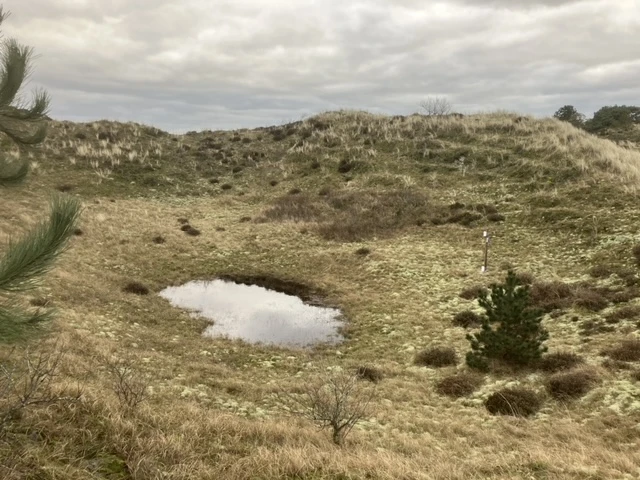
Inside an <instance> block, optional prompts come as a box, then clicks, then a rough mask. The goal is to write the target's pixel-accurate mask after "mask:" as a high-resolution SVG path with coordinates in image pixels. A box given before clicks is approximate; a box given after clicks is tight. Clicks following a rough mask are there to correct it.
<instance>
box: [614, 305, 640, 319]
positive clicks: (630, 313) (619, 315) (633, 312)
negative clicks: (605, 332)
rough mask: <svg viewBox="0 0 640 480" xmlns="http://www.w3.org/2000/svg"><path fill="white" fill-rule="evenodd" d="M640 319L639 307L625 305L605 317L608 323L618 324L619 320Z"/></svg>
mask: <svg viewBox="0 0 640 480" xmlns="http://www.w3.org/2000/svg"><path fill="white" fill-rule="evenodd" d="M635 317H640V305H627V306H625V307H622V308H619V309H618V310H615V311H613V312H611V313H610V314H609V315H607V317H606V318H607V322H608V323H618V322H619V321H620V320H627V319H630V318H635Z"/></svg>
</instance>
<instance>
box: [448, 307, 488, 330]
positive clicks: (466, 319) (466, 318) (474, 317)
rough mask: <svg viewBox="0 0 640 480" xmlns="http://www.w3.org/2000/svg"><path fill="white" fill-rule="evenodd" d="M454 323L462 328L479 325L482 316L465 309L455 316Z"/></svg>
mask: <svg viewBox="0 0 640 480" xmlns="http://www.w3.org/2000/svg"><path fill="white" fill-rule="evenodd" d="M453 324H454V325H456V326H458V327H462V328H469V327H477V326H479V325H481V324H482V317H480V315H478V314H477V313H476V312H473V311H471V310H464V311H462V312H458V313H456V314H455V315H454V316H453Z"/></svg>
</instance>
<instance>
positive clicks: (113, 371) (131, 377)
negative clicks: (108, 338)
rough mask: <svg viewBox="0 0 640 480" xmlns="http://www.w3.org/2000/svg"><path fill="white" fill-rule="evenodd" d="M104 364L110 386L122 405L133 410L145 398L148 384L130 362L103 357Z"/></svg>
mask: <svg viewBox="0 0 640 480" xmlns="http://www.w3.org/2000/svg"><path fill="white" fill-rule="evenodd" d="M104 364H105V366H106V368H107V372H108V373H109V375H110V376H111V380H112V384H111V388H112V389H113V392H114V393H115V394H116V397H118V401H119V402H120V405H121V406H122V407H124V408H126V409H128V410H134V409H135V408H136V407H137V406H138V405H140V404H141V403H142V402H144V401H145V400H146V399H147V389H148V384H147V382H146V381H145V380H144V379H143V377H142V375H140V373H139V372H138V371H137V370H135V369H134V368H133V366H132V365H131V363H130V362H128V361H127V360H122V359H119V360H109V359H105V360H104Z"/></svg>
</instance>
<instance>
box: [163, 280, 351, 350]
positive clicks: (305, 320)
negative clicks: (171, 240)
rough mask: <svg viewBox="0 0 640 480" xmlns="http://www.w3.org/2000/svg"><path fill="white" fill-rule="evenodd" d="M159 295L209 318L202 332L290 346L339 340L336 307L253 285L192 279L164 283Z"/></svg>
mask: <svg viewBox="0 0 640 480" xmlns="http://www.w3.org/2000/svg"><path fill="white" fill-rule="evenodd" d="M160 296H161V297H163V298H166V299H167V300H169V301H170V302H171V304H172V305H173V306H175V307H180V308H184V309H188V310H191V311H193V312H194V313H195V314H196V315H198V316H202V317H204V318H207V319H209V320H211V322H212V324H211V325H210V326H209V327H207V328H206V330H205V331H204V333H203V335H205V336H210V337H228V338H232V339H241V340H244V341H246V342H250V343H265V344H275V345H281V346H291V347H309V346H312V345H313V344H316V343H334V344H335V343H339V342H340V341H342V340H343V337H342V336H341V335H340V334H339V333H338V331H339V328H340V327H342V326H343V325H344V323H343V321H342V319H341V313H340V310H338V309H335V308H327V307H318V306H312V305H306V304H305V303H304V302H303V301H302V300H301V299H300V298H298V297H295V296H292V295H287V294H285V293H280V292H276V291H273V290H267V289H266V288H263V287H259V286H257V285H242V284H237V283H234V282H229V281H226V280H211V281H193V282H189V283H186V284H184V285H181V286H179V287H168V288H165V289H164V290H162V291H161V292H160Z"/></svg>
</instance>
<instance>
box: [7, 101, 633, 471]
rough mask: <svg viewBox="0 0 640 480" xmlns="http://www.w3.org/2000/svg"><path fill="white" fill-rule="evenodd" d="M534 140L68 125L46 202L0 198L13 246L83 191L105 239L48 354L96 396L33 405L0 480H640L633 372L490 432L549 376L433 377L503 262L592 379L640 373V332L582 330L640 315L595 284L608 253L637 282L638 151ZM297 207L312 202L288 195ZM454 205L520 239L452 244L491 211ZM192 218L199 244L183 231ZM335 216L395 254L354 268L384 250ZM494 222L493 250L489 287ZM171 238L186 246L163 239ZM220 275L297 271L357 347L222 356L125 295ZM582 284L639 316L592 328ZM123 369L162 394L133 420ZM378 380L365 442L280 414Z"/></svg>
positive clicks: (573, 136) (56, 283) (44, 184)
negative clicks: (59, 348) (338, 440)
mask: <svg viewBox="0 0 640 480" xmlns="http://www.w3.org/2000/svg"><path fill="white" fill-rule="evenodd" d="M515 120H516V116H514V115H510V114H503V113H500V114H492V115H477V116H476V115H474V116H467V117H464V118H440V119H433V118H425V117H423V116H409V117H397V118H389V117H382V116H377V115H370V114H366V113H361V112H332V113H327V114H322V115H319V116H316V117H313V118H310V119H306V120H304V121H302V122H297V123H295V124H290V125H285V126H279V127H277V128H267V129H257V130H251V131H248V130H246V131H239V132H201V133H197V134H189V135H171V134H167V133H164V132H161V131H159V130H157V129H153V128H151V127H145V126H141V125H135V124H119V123H112V122H95V123H92V124H73V123H69V122H55V123H53V125H52V129H51V134H50V136H49V139H48V140H47V142H46V144H45V145H44V147H43V148H42V149H40V150H39V151H36V152H34V154H33V155H34V157H33V161H34V162H35V163H36V164H37V168H36V169H35V170H34V173H33V175H32V176H31V177H30V178H29V180H28V182H29V183H28V184H27V186H26V187H25V188H18V189H12V190H10V191H9V190H4V189H3V190H0V196H1V197H2V198H1V199H0V200H1V201H2V205H3V207H4V208H3V209H2V211H1V212H0V238H1V239H2V241H3V242H4V241H6V239H7V238H8V235H16V234H18V233H19V232H20V231H22V229H25V228H28V226H29V225H33V223H34V222H35V221H37V219H38V218H39V217H40V213H41V212H42V211H43V209H44V207H45V205H46V200H47V198H48V196H49V194H50V192H52V191H53V190H55V188H56V186H59V185H63V184H66V185H72V186H73V187H74V188H73V190H72V191H71V192H70V194H73V195H78V196H79V197H80V198H81V199H82V200H83V202H84V213H83V217H82V228H83V230H84V231H85V232H87V234H86V235H84V236H81V237H74V238H73V239H72V245H71V248H70V250H69V251H68V252H67V253H66V254H65V255H64V257H63V258H62V259H61V262H59V263H58V264H57V267H56V269H55V270H54V271H53V272H52V274H51V275H49V276H48V277H47V279H46V281H45V283H44V285H43V287H42V288H41V289H40V290H39V291H36V292H33V294H32V295H31V296H29V297H27V296H25V298H24V301H25V302H28V301H29V299H33V298H38V299H40V298H42V299H45V300H44V301H42V302H40V301H39V302H38V304H40V303H42V304H47V305H48V304H51V305H54V306H55V308H56V310H57V312H58V314H57V317H56V320H55V321H54V323H53V325H52V336H53V337H55V338H57V339H58V340H59V341H61V342H63V343H64V344H65V345H66V346H67V347H66V349H67V352H66V355H65V357H64V359H63V360H62V361H61V365H60V367H61V369H60V375H59V376H58V377H57V378H56V381H55V383H56V385H57V387H56V388H60V389H62V388H64V387H65V386H68V385H70V384H75V383H77V382H80V383H81V384H82V385H83V387H84V388H83V394H82V398H81V400H80V401H79V402H75V403H73V404H66V403H59V404H54V405H49V406H47V408H38V407H37V406H36V407H33V408H31V409H29V410H28V411H26V412H24V414H23V415H22V416H21V417H20V418H16V419H15V420H14V421H13V422H11V423H10V425H8V426H7V427H6V428H5V431H4V432H3V436H2V437H0V478H7V479H10V480H14V479H22V478H33V479H45V480H46V479H65V480H67V479H70V480H76V479H86V478H123V479H126V478H132V479H147V478H172V479H178V480H187V479H196V478H197V479H208V478H210V479H223V478H228V479H232V480H233V479H245V478H264V479H276V478H300V479H302V478H305V479H322V478H326V479H329V478H345V479H347V478H349V479H359V478H379V479H400V478H405V479H414V478H424V479H440V480H445V479H446V480H453V479H523V480H524V479H530V478H546V479H550V480H557V479H576V480H577V479H586V478H629V479H631V478H637V477H638V476H639V475H640V471H639V470H638V465H640V453H639V452H638V449H637V443H638V441H639V440H640V438H639V433H638V430H637V424H638V421H640V408H639V407H638V405H639V402H638V394H637V382H636V383H633V382H635V381H634V380H633V377H632V370H615V371H610V372H607V373H606V375H604V374H603V376H602V377H601V382H600V383H598V384H597V385H595V386H594V388H593V389H592V390H591V391H589V392H588V393H586V394H585V395H584V396H583V397H582V398H581V399H580V401H578V402H571V403H566V404H565V403H563V402H556V401H548V402H546V403H545V404H544V405H543V406H542V409H541V410H540V411H539V412H538V414H536V415H533V416H532V417H530V418H527V419H514V418H512V417H509V416H493V415H491V414H490V413H489V412H488V411H487V410H486V409H485V408H484V403H485V401H486V400H487V399H488V398H489V397H490V396H491V395H492V394H494V393H495V392H497V391H499V390H501V389H503V388H505V387H512V386H513V385H511V384H512V383H515V384H516V385H520V386H522V387H524V388H528V389H532V390H534V391H536V392H539V391H541V390H543V389H544V386H545V381H546V376H545V375H544V374H543V373H540V372H531V371H524V372H517V371H513V372H511V371H510V372H499V373H491V374H490V375H487V376H486V377H485V379H484V382H483V384H482V385H480V386H479V387H478V388H477V389H476V390H475V391H473V392H471V393H469V394H468V396H464V397H460V398H457V399H452V398H449V397H447V396H443V395H441V394H439V393H438V392H437V391H436V385H437V383H438V382H439V381H441V380H442V378H443V374H444V373H449V372H446V371H443V370H436V369H432V368H425V367H423V366H419V365H414V364H413V360H414V357H415V355H416V352H418V351H419V350H420V349H421V348H423V346H425V345H429V346H433V347H436V346H437V347H442V348H453V349H455V351H457V352H458V354H459V355H460V356H462V355H463V353H464V352H465V351H466V350H467V349H468V342H467V340H466V339H465V333H466V331H465V330H464V329H461V328H459V327H456V326H454V325H452V324H451V319H452V318H453V316H454V315H455V314H456V313H458V312H461V311H463V310H467V309H469V308H471V305H472V304H473V302H474V300H473V299H471V300H464V299H461V298H460V297H459V293H460V292H461V291H462V290H463V289H464V288H465V287H469V286H471V285H489V284H490V283H492V282H495V281H501V280H502V279H503V276H504V272H501V271H500V270H499V268H497V266H498V265H501V264H503V263H507V262H508V263H510V264H511V265H513V266H514V267H516V268H517V270H518V271H526V272H531V274H532V275H533V277H534V278H535V279H536V280H535V281H534V285H533V287H532V292H533V291H534V290H536V288H537V287H536V285H537V284H541V285H547V284H550V285H551V287H550V288H547V287H545V288H540V289H539V290H538V292H545V295H542V294H540V295H539V296H538V297H537V298H539V299H540V302H541V303H544V302H548V303H549V304H552V303H554V302H557V303H558V305H559V308H561V309H562V313H563V314H562V315H559V316H556V318H551V317H549V316H547V317H545V319H544V325H545V328H547V329H548V330H549V332H550V340H549V342H548V343H549V349H550V351H571V352H575V353H576V354H578V355H579V356H580V357H582V358H584V359H585V362H587V363H589V364H599V363H601V362H602V361H603V360H604V359H603V358H602V357H600V356H599V353H600V352H602V351H611V352H614V353H613V355H614V356H616V357H619V358H622V357H624V358H625V359H629V358H632V357H633V355H635V353H634V352H635V350H632V349H627V347H626V345H627V344H626V343H623V341H624V340H625V339H628V338H637V336H638V331H637V326H636V324H635V323H634V322H633V321H625V322H621V323H620V324H615V325H611V327H612V329H611V330H610V331H605V332H602V333H601V334H599V335H597V336H592V337H588V338H585V337H583V336H581V335H580V325H581V323H582V322H585V321H595V320H599V319H600V317H605V316H607V315H609V314H612V312H615V309H617V308H622V307H625V306H627V305H624V304H625V303H628V304H629V305H633V304H635V303H632V302H636V303H637V300H634V297H637V296H638V289H637V287H633V286H630V285H628V284H627V283H626V280H625V279H623V278H621V277H619V276H618V275H617V274H614V275H611V276H609V277H598V278H591V279H589V276H588V273H589V268H590V267H591V266H592V265H595V264H596V263H599V262H600V261H601V259H600V256H602V255H604V257H606V258H612V259H616V261H617V262H621V263H624V265H623V266H624V268H626V269H631V268H635V269H637V267H636V266H635V258H634V256H633V254H632V253H631V252H632V248H633V246H634V245H635V244H637V238H638V237H637V235H638V225H637V205H638V203H639V202H638V201H637V198H636V196H635V195H636V194H635V192H636V191H637V187H638V182H639V181H640V153H639V152H638V151H637V150H635V149H632V148H628V147H624V146H618V145H615V144H613V143H612V142H608V141H605V140H602V139H598V138H596V137H592V136H590V135H588V134H586V133H584V132H582V131H579V130H576V129H574V128H573V127H571V126H570V125H568V124H565V123H561V122H558V121H555V120H535V119H532V118H528V117H523V120H520V121H517V122H516V121H515ZM236 133H237V135H236ZM234 138H239V139H240V140H239V141H234V140H233V139H234ZM245 138H246V139H249V140H251V141H250V142H249V141H245V140H243V139H245ZM462 156H464V157H465V159H466V161H465V162H464V165H463V164H462V163H461V162H460V158H461V157H462ZM341 165H342V166H341ZM236 167H242V170H238V169H237V168H236ZM347 167H348V168H349V170H348V171H347V172H344V173H343V172H341V171H340V170H345V169H346V168H347ZM234 168H235V170H236V172H235V173H234V172H233V170H234ZM212 178H215V179H218V180H219V182H218V183H210V181H209V180H210V179H212ZM347 180H348V181H347ZM131 182H134V183H131ZM293 188H298V189H300V190H301V193H299V194H296V195H287V192H289V191H290V190H292V189H293ZM320 190H322V192H323V195H318V192H319V191H320ZM387 194H389V198H391V199H392V201H390V200H388V199H387ZM285 199H286V200H285ZM340 200H343V201H344V202H343V203H342V204H339V201H340ZM294 201H295V202H297V203H296V206H295V208H294V209H293V210H292V211H293V214H292V218H291V219H292V220H295V219H296V218H301V220H299V222H302V223H303V225H297V224H294V223H293V222H291V221H288V220H287V219H286V216H279V215H276V216H275V217H274V218H273V219H267V220H268V221H266V222H264V221H263V222H260V221H258V219H260V217H261V216H267V215H268V212H270V211H271V210H272V209H274V208H277V207H278V206H279V205H280V202H285V203H286V202H294ZM304 202H307V203H304ZM331 202H334V203H333V204H332V203H331ZM335 202H338V204H336V203H335ZM393 202H399V204H398V205H397V209H394V205H393ZM456 202H458V203H460V204H464V205H465V206H466V205H471V206H477V205H493V206H495V208H496V209H497V211H498V212H499V213H500V214H503V215H504V216H505V217H506V221H505V222H498V223H492V222H490V221H489V220H488V219H485V218H480V219H478V220H475V222H477V223H475V224H474V223H470V224H469V225H468V226H465V225H460V224H459V223H443V224H441V225H433V223H432V222H431V219H432V218H441V217H439V216H438V215H439V213H438V212H442V214H443V215H444V213H446V214H447V215H450V214H451V212H455V211H456V210H460V209H461V210H466V211H468V212H469V214H478V215H485V212H479V211H477V209H476V208H475V207H473V208H466V207H464V208H457V209H456V208H453V209H452V208H451V206H452V205H454V204H455V203H456ZM336 205H338V206H336ZM372 205H375V206H376V208H378V209H380V212H379V213H380V215H379V216H380V219H378V218H376V216H375V215H373V213H371V210H372V208H371V206H372ZM289 206H290V205H287V206H284V207H282V208H283V209H286V208H289ZM338 207H339V208H338ZM485 210H486V209H485ZM434 212H436V214H434ZM360 213H362V214H363V215H362V217H363V218H364V220H360V219H358V218H356V217H357V216H358V215H359V214H360ZM418 213H420V214H421V217H420V218H417V217H416V218H414V216H416V215H418ZM486 214H488V215H491V213H486ZM325 215H327V216H325ZM243 217H251V218H252V219H254V220H253V221H250V222H239V221H238V219H240V218H243ZM177 218H185V219H187V218H188V219H189V221H192V222H193V224H194V225H197V227H198V229H199V230H201V232H202V233H201V235H199V236H194V237H189V236H187V235H185V234H184V233H183V232H182V231H180V229H179V224H177V223H176V219H177ZM365 220H366V221H365ZM422 220H425V221H426V222H425V223H421V225H418V223H420V222H421V221H422ZM340 221H344V222H345V224H346V225H347V227H348V226H349V225H354V227H353V228H354V229H355V228H356V227H355V226H357V228H360V227H361V226H364V228H369V230H365V232H366V238H367V242H366V248H369V249H370V250H371V251H372V252H374V253H373V254H371V255H369V256H367V257H363V256H360V255H355V254H354V252H355V251H356V250H357V249H358V248H364V246H363V245H362V244H360V245H359V244H353V243H344V241H345V240H352V239H355V238H360V235H361V234H359V233H358V232H357V231H356V230H349V228H351V227H349V228H347V227H345V228H344V229H343V228H341V227H342V226H341V225H340V224H339V222H340ZM419 221H420V222H419ZM358 222H364V223H362V224H359V223H358ZM436 223H438V222H437V221H436ZM301 227H303V228H307V229H308V233H306V234H303V233H301ZM487 228H490V230H491V232H492V235H493V243H492V245H491V250H490V258H489V266H490V268H489V272H488V273H487V274H486V275H482V274H481V273H480V265H481V262H482V231H483V230H484V229H487ZM335 232H338V233H335ZM344 232H347V233H344ZM353 232H355V233H353ZM157 236H161V237H162V238H163V239H165V242H164V243H154V241H152V240H150V239H153V238H154V237H157ZM326 238H335V239H339V240H340V241H339V242H336V241H327V240H326ZM596 257H597V258H596ZM223 275H231V276H235V277H237V276H241V275H244V276H245V278H265V277H276V278H281V279H286V280H287V281H291V282H297V284H301V285H307V286H309V287H310V288H311V290H312V291H313V292H321V293H322V300H323V301H324V302H326V303H328V304H332V305H337V306H340V307H341V308H342V309H343V311H344V313H345V316H346V317H347V319H348V340H347V341H346V342H345V343H344V344H342V345H339V346H333V347H327V346H323V347H318V348H316V349H312V350H290V349H281V348H276V347H270V346H252V345H246V344H244V343H242V342H239V341H231V340H227V339H222V338H216V339H212V338H204V337H202V336H201V332H202V330H203V329H204V327H205V322H204V321H201V320H199V319H194V318H192V317H191V316H190V315H189V313H188V312H182V311H179V310H177V309H174V308H172V307H171V306H170V305H169V304H168V302H166V301H165V300H164V299H162V298H160V297H158V296H157V295H153V294H150V295H144V296H139V295H132V294H128V293H125V292H123V291H122V286H123V285H125V284H126V283H127V282H128V281H130V280H131V279H136V280H137V281H140V282H142V283H143V284H144V285H146V286H148V287H149V289H150V291H152V292H158V291H160V290H161V289H162V288H163V287H165V286H168V285H177V284H180V283H182V282H185V281H187V280H191V279H202V278H212V277H215V276H223ZM585 278H587V279H589V280H588V282H590V283H589V285H590V286H586V283H585V282H586V281H585ZM565 284H566V285H569V286H570V288H569V293H566V291H565V289H564V287H562V286H561V285H565ZM578 288H587V289H588V290H589V291H593V292H596V293H598V294H599V295H600V296H602V297H604V298H605V299H607V300H610V301H611V302H612V303H613V302H618V301H619V302H622V303H621V304H620V305H617V306H614V305H611V304H609V305H607V306H606V309H605V310H603V311H602V312H593V311H592V310H590V309H589V308H585V306H590V305H591V304H589V305H588V304H587V303H584V304H583V306H580V305H578V304H577V302H576V298H577V295H576V290H577V289H578ZM583 298H585V297H583ZM585 302H586V301H585ZM600 303H601V302H600ZM592 304H593V306H595V307H599V306H600V305H599V304H598V302H592ZM574 316H578V321H577V322H573V321H572V318H573V317H574ZM583 340H588V341H583ZM616 347H620V348H622V347H624V352H623V351H622V350H620V351H619V352H618V350H612V349H615V348H616ZM2 348H3V349H5V347H2ZM21 348H22V347H18V349H21ZM615 352H618V353H615ZM622 353H624V355H622ZM105 357H106V358H111V359H113V361H114V362H117V361H122V362H124V364H126V365H132V366H134V367H135V374H136V378H138V379H139V381H140V382H143V383H144V384H146V385H148V389H147V391H146V394H147V395H146V397H145V400H144V401H143V402H142V403H140V404H139V405H137V407H136V408H135V409H131V408H124V407H123V406H122V405H121V402H120V400H118V394H117V392H116V391H114V381H113V375H110V374H109V371H108V369H106V368H105V367H104V365H101V364H100V362H99V361H98V359H100V358H105ZM633 358H635V357H633ZM620 361H622V360H620ZM634 362H635V361H634ZM118 364H120V363H118ZM363 365H365V366H369V365H375V366H376V367H377V368H380V369H381V370H382V371H384V374H385V375H384V376H385V378H384V380H383V381H380V382H379V383H377V385H376V390H377V395H376V400H375V401H374V402H373V403H372V405H371V408H372V411H371V413H370V416H369V418H366V419H364V421H363V422H361V423H360V424H358V425H356V426H355V427H354V430H353V431H352V433H351V435H350V436H349V437H348V438H347V440H346V444H345V446H344V448H336V447H334V445H333V444H332V442H331V438H330V436H329V435H327V433H326V432H323V431H319V430H318V429H317V428H316V426H315V425H314V424H313V422H311V421H309V420H307V419H304V418H295V417H292V416H291V415H289V414H288V412H287V411H286V409H284V408H283V405H282V404H281V402H279V401H278V392H279V389H281V388H285V389H287V390H289V391H290V392H292V393H296V392H302V391H304V387H305V385H307V384H309V383H312V382H313V381H314V380H315V379H316V378H318V377H319V376H321V375H324V374H325V373H326V372H327V371H328V370H335V369H342V370H344V371H348V372H356V371H357V369H358V367H360V366H363ZM631 365H637V364H636V363H631ZM447 368H449V369H451V372H450V373H453V371H454V370H455V369H456V368H459V367H453V366H451V367H447ZM634 368H635V367H634ZM362 383H363V384H366V383H365V382H364V381H363V382H362ZM137 385H139V384H137ZM138 391H139V390H138Z"/></svg>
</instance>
